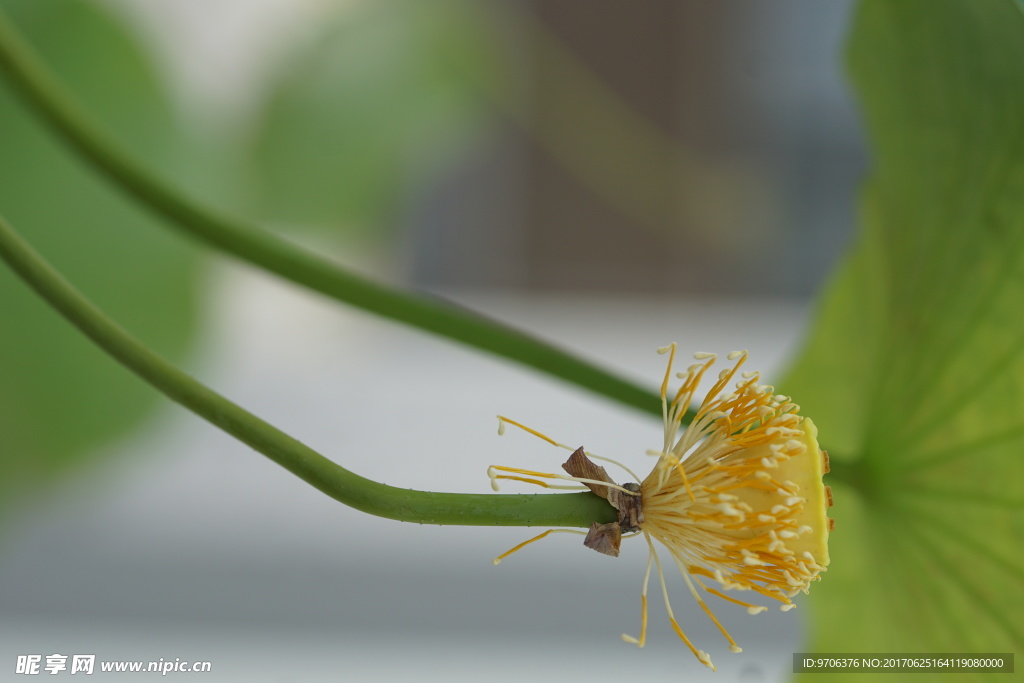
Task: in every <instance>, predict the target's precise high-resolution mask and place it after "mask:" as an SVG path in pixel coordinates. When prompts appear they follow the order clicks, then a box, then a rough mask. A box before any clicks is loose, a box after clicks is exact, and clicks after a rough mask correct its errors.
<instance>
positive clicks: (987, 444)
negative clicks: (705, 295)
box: [783, 0, 1024, 680]
mask: <svg viewBox="0 0 1024 683" xmlns="http://www.w3.org/2000/svg"><path fill="white" fill-rule="evenodd" d="M848 59H849V72H850V75H851V78H852V80H853V84H854V87H855V89H856V91H857V94H858V95H859V99H860V103H861V108H862V111H863V116H864V121H865V124H866V126H867V129H868V134H869V136H870V139H871V149H872V156H873V164H874V169H873V171H872V173H871V177H870V178H869V179H868V182H867V185H866V187H865V188H864V192H863V200H862V209H861V211H862V218H861V222H862V230H861V234H860V236H859V238H858V240H857V243H856V244H855V245H854V247H853V249H852V251H851V253H850V255H849V257H848V258H847V259H846V262H845V264H844V265H843V267H842V268H841V269H840V271H839V272H838V273H837V275H836V276H835V279H834V281H833V283H832V284H831V286H830V287H829V289H828V291H827V294H826V295H825V297H824V300H823V302H822V305H821V309H820V311H819V315H818V320H817V323H816V324H815V327H814V331H813V333H812V335H811V337H810V340H809V342H808V345H807V348H806V349H805V350H804V353H803V355H802V356H801V358H800V360H799V361H798V362H797V364H796V366H795V367H794V369H793V371H792V373H791V374H790V376H789V378H788V379H787V380H786V381H785V383H784V385H783V386H784V388H785V390H786V391H787V393H792V395H794V396H797V397H799V401H800V403H801V405H802V406H803V409H804V412H805V413H806V414H808V415H812V416H813V417H814V420H815V422H816V423H817V424H818V425H819V428H820V429H821V434H822V435H823V439H825V445H826V446H827V447H828V448H829V449H830V451H831V453H832V456H833V458H834V460H835V461H836V462H837V468H838V469H839V470H841V471H842V472H843V473H844V474H846V475H847V476H845V477H844V480H845V481H844V482H843V484H844V485H836V487H835V488H836V491H835V493H836V507H835V514H834V516H835V518H836V519H837V531H836V532H835V533H834V534H833V536H832V541H831V548H832V550H831V555H832V566H831V567H830V569H829V571H828V574H827V575H826V576H825V578H824V580H823V581H822V582H821V584H820V586H816V587H815V590H814V591H813V592H814V595H813V599H812V600H811V601H810V602H811V605H812V607H813V620H812V622H811V626H812V631H811V632H812V634H813V636H812V642H811V646H810V649H811V650H815V651H821V652H836V651H844V652H929V653H956V652H1013V651H1014V650H1016V651H1017V652H1020V651H1021V650H1022V645H1024V622H1022V620H1021V618H1020V615H1021V614H1022V612H1024V561H1022V560H1021V558H1022V555H1021V552H1020V548H1021V547H1024V457H1021V454H1022V453H1024V409H1022V406H1024V362H1022V354H1024V14H1022V13H1021V11H1020V8H1019V6H1017V4H1015V3H1014V2H1010V1H1009V0H982V1H981V2H977V1H975V0H942V1H940V2H933V1H931V0H901V2H888V1H887V0H863V1H862V2H861V3H860V5H859V8H858V11H857V13H856V16H855V19H854V24H853V27H852V31H851V34H850V40H849V52H848ZM857 675H858V674H849V676H857ZM970 677H971V676H967V675H964V678H970ZM840 678H842V676H840ZM892 678H893V679H894V680H895V679H896V678H897V676H892ZM874 680H877V679H874Z"/></svg>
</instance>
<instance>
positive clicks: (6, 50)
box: [0, 12, 661, 416]
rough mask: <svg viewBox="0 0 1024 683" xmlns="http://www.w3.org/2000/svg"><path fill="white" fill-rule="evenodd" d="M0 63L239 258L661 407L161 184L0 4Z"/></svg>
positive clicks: (501, 329)
mask: <svg viewBox="0 0 1024 683" xmlns="http://www.w3.org/2000/svg"><path fill="white" fill-rule="evenodd" d="M0 71H3V72H4V73H6V75H7V78H8V80H9V81H10V82H11V84H12V85H13V86H15V89H16V90H17V91H18V92H19V93H20V94H21V96H22V97H23V99H24V100H25V102H26V103H28V104H29V105H30V106H31V107H32V108H33V109H34V111H35V112H36V114H37V115H38V116H39V117H40V118H41V119H42V120H43V121H45V122H46V123H47V124H48V125H49V126H50V128H51V129H52V130H53V131H54V132H55V133H56V134H57V136H58V137H59V138H60V139H62V140H63V141H64V142H65V143H66V144H68V145H69V146H70V147H71V148H72V149H74V150H75V151H76V152H77V153H78V154H79V155H81V156H82V157H83V158H84V159H85V160H86V161H88V162H89V163H91V164H92V165H93V166H94V167H95V168H96V169H98V170H99V171H101V172H102V173H104V174H105V175H106V176H107V177H108V178H109V179H110V180H111V181H113V183H114V184H115V185H116V186H118V187H120V188H121V189H122V190H123V191H124V192H126V193H127V194H129V195H130V196H132V197H134V198H135V199H136V200H137V201H139V202H141V203H142V204H143V205H145V206H148V207H149V208H150V209H151V210H153V211H154V212H156V213H157V214H159V215H162V216H164V217H165V218H167V219H169V220H170V222H171V225H173V226H176V227H177V228H179V229H181V230H183V231H184V232H186V233H188V234H189V235H191V236H192V237H194V238H197V239H199V240H201V241H203V242H205V243H206V244H208V245H210V246H213V247H215V248H217V249H220V250H221V251H223V252H226V253H228V254H231V255H232V256H235V257H236V258H238V259H241V260H242V261H246V262H248V263H251V264H253V265H256V266H259V267H261V268H264V269H266V270H268V271H270V272H272V273H275V274H277V275H279V276H281V277H283V278H285V279H287V280H291V281H292V282H295V283H297V284H300V285H303V286H305V287H308V288H310V289H312V290H314V291H317V292H320V293H321V294H325V295H327V296H329V297H333V298H335V299H337V300H339V301H343V302H345V303H348V304H351V305H352V306H356V307H358V308H362V309H363V310H366V311H370V312H372V313H375V314H377V315H380V316H382V317H385V318H390V319H392V320H395V321H398V322H401V323H405V324H407V325H411V326H413V327H418V328H420V329H422V330H425V331H427V332H432V333H434V334H437V335H440V336H442V337H447V338H448V339H452V340H455V341H458V342H461V343H463V344H465V345H467V346H471V347H474V348H477V349H480V350H482V351H487V352H489V353H492V354H495V355H497V356H501V357H504V358H507V359H509V360H513V361H516V362H518V363H521V364H523V365H526V366H528V367H531V368H533V369H535V370H539V371H541V372H545V373H548V374H549V375H553V376H555V377H558V378H560V379H563V380H565V381H567V382H570V383H573V384H576V385H578V386H580V387H583V388H585V389H589V390H591V391H593V392H595V393H598V394H601V395H603V396H606V397H608V398H611V399H614V400H615V401H618V402H620V403H624V404H626V405H628V406H631V407H633V408H639V409H640V410H643V411H646V412H648V413H650V414H652V415H657V416H660V415H661V403H660V399H659V398H658V396H657V394H656V393H654V392H652V391H650V390H648V389H645V388H643V387H641V386H639V385H638V384H635V383H634V382H631V381H629V380H626V379H623V378H621V377H619V376H617V375H614V374H612V373H611V372H609V371H607V370H604V369H602V368H600V367H598V366H596V365H594V364H592V363H589V362H587V361H584V360H582V359H580V358H577V357H576V356H574V355H572V354H570V353H568V352H566V351H564V350H562V349H559V348H556V347H554V346H552V345H551V344H548V343H545V342H542V341H540V340H538V339H536V338H534V337H531V336H529V335H527V334H525V333H523V332H521V331H518V330H515V329H513V328H511V327H508V326H506V325H503V324H501V323H498V322H495V321H493V320H490V319H488V318H485V317H484V316H481V315H479V314H475V313H472V312H469V311H466V310H464V309H461V308H458V307H455V306H452V305H450V304H447V303H445V302H443V301H440V300H438V299H435V298H432V297H429V296H425V295H415V294H412V293H408V292H402V291H399V290H397V289H392V288H389V287H386V286H384V285H381V284H378V283H374V282H371V281H369V280H366V279H363V278H360V277H358V276H356V275H354V274H352V273H349V272H348V271H346V270H344V269H343V268H342V267H341V266H339V265H338V264H336V263H334V262H333V261H331V260H329V259H327V258H325V257H324V256H321V255H319V254H317V253H315V252H312V251H309V250H306V249H304V248H302V247H299V246H298V245H295V244H293V243H291V242H289V241H287V240H285V239H283V238H281V237H279V236H277V235H275V234H273V233H271V232H269V231H266V230H263V229H261V228H259V227H257V226H255V225H247V224H245V223H243V222H240V221H238V220H235V219H232V218H228V217H225V216H221V215H219V214H218V213H217V212H215V211H213V210H211V209H209V208H207V207H203V206H200V205H199V204H198V203H197V202H195V201H193V200H191V199H189V198H187V197H185V196H184V195H182V194H180V193H179V192H177V191H175V190H173V189H171V188H169V187H168V186H166V185H165V184H164V183H163V182H161V181H160V180H158V179H157V178H156V177H155V176H153V175H151V174H150V173H149V172H148V171H146V170H145V169H144V168H143V167H142V166H140V165H139V164H137V163H136V162H135V161H133V160H132V159H131V158H130V157H129V155H127V154H126V153H124V152H123V151H122V150H121V149H120V148H119V146H118V145H117V143H116V142H114V141H113V140H112V139H111V138H110V137H108V136H107V135H106V134H105V133H104V132H103V131H102V130H101V129H100V128H99V127H97V126H95V125H93V124H92V123H91V122H90V120H89V118H88V117H87V116H86V115H85V113H84V112H83V111H82V109H81V108H80V107H79V106H78V105H77V103H76V102H75V101H74V100H73V99H72V98H71V97H70V96H69V95H68V94H67V93H66V92H65V90H64V88H63V87H62V86H61V84H60V83H59V81H58V80H57V79H56V78H55V77H54V76H53V75H52V74H51V72H50V71H49V70H48V69H47V68H46V66H45V65H44V64H43V63H42V62H41V61H40V60H39V58H38V57H36V56H35V54H34V53H33V51H32V49H31V48H30V46H29V45H27V44H26V42H25V41H24V40H23V39H22V38H21V37H20V36H19V35H18V33H17V31H16V29H15V28H14V27H13V26H12V25H11V23H10V21H9V20H8V19H7V18H6V17H5V16H4V15H3V13H2V12H0Z"/></svg>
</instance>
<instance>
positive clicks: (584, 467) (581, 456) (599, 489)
mask: <svg viewBox="0 0 1024 683" xmlns="http://www.w3.org/2000/svg"><path fill="white" fill-rule="evenodd" d="M562 469H563V470H565V471H566V472H568V473H569V474H570V476H573V477H579V478H580V479H596V480H597V481H606V482H608V483H609V484H614V483H615V481H614V480H613V479H612V478H611V477H609V476H608V473H607V472H605V469H604V468H603V467H601V466H600V465H597V464H595V463H594V461H593V460H591V459H590V458H588V457H587V456H586V454H585V453H584V452H583V446H580V447H579V448H577V449H576V450H575V451H573V453H572V455H570V456H569V459H568V460H566V461H565V462H564V463H563V464H562ZM585 486H586V487H587V488H589V489H590V490H591V491H593V492H594V493H595V494H597V495H599V496H601V497H602V498H604V499H605V500H607V501H608V502H609V503H611V504H612V507H614V508H616V509H618V507H619V506H618V493H619V492H618V491H617V490H615V489H610V488H608V487H607V486H601V485H600V484H585Z"/></svg>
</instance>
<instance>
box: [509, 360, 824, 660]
mask: <svg viewBox="0 0 1024 683" xmlns="http://www.w3.org/2000/svg"><path fill="white" fill-rule="evenodd" d="M658 351H659V353H669V362H668V368H667V370H666V372H665V378H664V381H663V382H662V385H661V399H662V413H663V417H664V443H663V446H662V449H661V450H660V451H648V453H649V454H651V455H655V456H657V457H658V462H657V464H656V465H655V467H654V469H653V470H652V472H651V473H650V474H649V475H648V476H647V478H646V479H644V480H643V482H642V483H641V484H640V487H639V488H640V502H639V505H637V506H636V507H637V508H638V509H640V510H642V524H641V525H640V526H639V528H640V531H641V533H642V535H643V536H644V538H645V540H646V541H647V546H648V549H649V557H648V561H647V571H646V573H645V575H644V582H643V590H642V593H641V627H640V635H639V637H636V638H634V637H632V636H627V635H623V639H624V640H626V641H627V642H630V643H634V644H636V645H638V646H639V647H643V646H644V642H645V640H646V634H647V587H648V584H649V581H650V576H651V570H652V568H656V569H657V572H658V578H659V581H660V583H661V588H662V594H663V597H664V600H665V607H666V610H667V612H668V617H669V621H670V623H671V624H672V627H673V630H674V631H675V632H676V634H677V635H678V636H679V638H680V639H681V640H682V641H683V642H684V643H685V644H686V645H687V647H689V649H690V650H691V651H692V652H693V654H694V655H695V656H696V657H697V658H698V659H699V660H700V661H701V662H703V663H704V664H705V665H707V666H708V667H710V668H712V669H714V668H715V667H714V665H713V663H712V662H711V658H710V656H709V655H708V654H707V653H706V652H704V651H703V650H699V649H697V648H696V647H695V646H694V645H693V643H692V642H691V641H690V639H689V638H688V637H687V636H686V634H685V632H684V631H683V629H682V628H681V627H680V625H679V623H678V621H677V620H676V618H675V615H674V613H673V611H672V606H671V604H670V602H669V599H668V589H667V586H666V583H665V575H664V571H663V568H662V564H661V560H660V559H659V557H658V553H657V550H656V549H655V544H654V541H655V540H656V541H658V542H660V543H661V544H662V545H663V546H665V548H666V549H667V550H668V551H669V554H670V555H671V557H672V560H673V561H674V562H675V564H676V566H677V567H678V569H679V571H680V573H681V574H682V576H683V579H684V580H685V582H686V584H687V586H688V587H689V589H690V592H691V594H692V595H693V597H694V599H695V600H696V601H697V603H698V604H699V605H700V607H701V608H702V609H703V610H704V612H705V613H706V614H707V615H708V617H709V618H710V619H711V620H712V621H713V622H714V623H715V625H716V626H717V627H718V629H719V630H720V631H721V633H722V635H723V636H724V637H725V639H726V640H727V641H728V643H729V648H730V650H732V651H733V652H740V651H741V649H740V647H739V645H737V643H736V641H735V640H734V639H733V638H732V636H731V635H729V633H728V631H726V629H725V628H724V627H723V626H722V625H721V623H720V622H719V621H718V619H717V618H716V617H715V615H714V613H712V611H711V609H710V608H709V607H708V606H707V604H706V603H705V602H704V600H703V598H702V597H701V594H700V593H699V592H698V590H697V589H698V587H699V588H700V589H702V590H703V591H705V592H707V593H709V594H711V595H714V596H716V597H718V598H721V599H723V600H726V601H728V602H731V603H735V604H738V605H741V606H743V607H745V608H746V609H747V612H748V613H750V614H757V613H759V612H763V611H765V610H766V609H767V608H766V607H764V606H762V605H757V604H754V603H751V602H747V601H743V600H739V599H736V598H734V597H731V596H729V595H726V594H724V593H723V592H721V591H719V590H717V589H715V588H711V587H709V586H708V585H706V584H705V582H704V580H703V579H710V580H713V581H715V582H717V583H718V584H719V585H720V586H721V588H723V589H725V590H738V591H752V592H754V593H756V594H758V595H760V596H763V597H766V598H770V599H773V600H776V601H778V602H779V603H780V608H781V609H782V610H784V611H786V610H789V609H792V608H793V607H794V606H795V605H794V604H793V601H792V597H793V596H794V595H796V594H797V593H799V592H801V591H802V592H807V589H808V587H809V586H810V583H811V582H812V581H814V580H817V579H818V578H819V574H820V573H821V572H822V571H825V567H826V566H827V565H828V561H829V560H828V547H827V542H828V532H829V531H830V530H831V528H832V520H830V519H828V517H827V515H826V511H827V507H828V506H830V505H831V504H832V496H831V491H830V490H829V489H828V487H826V486H823V484H822V482H821V475H822V474H823V473H824V472H827V471H828V459H827V455H826V454H825V453H824V451H820V450H819V448H818V444H817V430H816V428H815V427H814V425H813V423H811V421H810V420H808V419H806V418H804V417H801V416H800V415H799V414H798V412H799V406H797V405H796V404H794V403H793V402H792V401H791V400H790V399H789V397H787V396H781V395H776V394H775V393H774V390H773V388H772V387H770V386H767V385H761V384H758V381H759V379H760V374H759V373H757V372H743V373H741V372H740V369H741V367H742V366H743V364H744V363H745V361H746V359H747V352H746V351H735V352H733V353H731V354H729V360H731V361H735V363H734V364H733V367H732V368H729V369H726V370H723V371H722V372H721V373H720V374H719V375H718V377H717V379H716V380H715V382H714V384H713V386H712V388H711V389H710V391H708V392H707V394H706V395H705V398H704V400H703V401H702V402H701V403H700V405H699V407H697V409H696V414H695V415H694V416H693V418H692V420H691V421H690V423H689V424H688V426H686V427H685V429H684V428H683V424H682V422H683V419H684V418H685V417H686V416H687V409H688V408H689V406H691V405H692V403H693V399H694V396H695V394H696V392H697V390H698V388H699V386H700V384H701V381H702V380H703V379H704V377H705V375H706V374H707V372H708V370H709V369H710V368H711V366H712V365H713V364H714V362H715V360H716V357H715V356H714V355H713V354H707V353H698V354H695V355H694V358H695V359H696V360H697V361H698V362H697V363H695V364H693V365H691V366H690V367H689V368H688V369H687V370H686V372H683V373H679V374H677V375H676V377H678V378H679V379H681V380H682V384H681V386H680V387H679V389H678V390H676V392H675V393H674V395H673V396H672V398H671V400H670V399H669V384H670V381H671V379H672V366H673V362H674V359H675V352H676V345H675V344H672V345H670V346H667V347H665V348H663V349H659V350H658ZM737 375H739V379H738V380H737ZM734 380H736V381H735V384H734V387H735V388H734V389H733V390H729V391H727V390H726V388H727V387H728V386H729V385H730V384H731V383H733V382H734ZM499 421H500V425H501V426H500V429H499V432H501V431H503V429H504V425H505V423H509V424H513V425H515V426H517V427H520V428H522V429H524V430H526V431H528V432H530V433H532V434H534V435H536V436H538V437H540V438H542V439H544V440H546V441H548V442H549V443H551V444H554V445H556V446H560V447H562V448H567V449H569V450H573V449H572V448H571V447H569V446H566V445H564V444H561V443H558V442H556V441H554V440H553V439H551V438H549V437H547V436H545V435H544V434H541V433H540V432H537V431H535V430H532V429H530V428H528V427H525V426H523V425H520V424H519V423H516V422H513V421H511V420H508V419H507V418H499ZM580 452H581V453H582V449H580ZM586 455H588V456H590V457H594V458H597V459H600V460H605V461H608V462H612V463H615V461H613V460H610V459H608V458H599V457H598V456H594V455H592V454H590V453H587V454H586ZM615 464H617V465H618V463H615ZM620 467H624V466H622V465H620ZM624 469H625V468H624ZM626 471H627V472H629V470H628V469H627V470H626ZM630 474H631V475H632V476H633V477H634V478H636V475H633V474H632V472H630ZM489 475H490V477H491V482H492V486H494V488H495V490H497V481H498V480H499V479H511V480H517V481H522V482H527V483H532V484H537V485H540V486H544V487H547V488H583V487H580V486H556V485H552V484H549V483H548V482H546V481H543V479H555V480H569V481H572V482H574V483H575V484H577V485H578V484H583V485H584V486H587V487H589V488H591V490H595V492H598V491H597V490H596V489H595V485H598V486H608V487H610V488H614V489H618V490H620V491H622V492H624V493H625V494H627V495H636V494H635V488H636V487H635V486H634V485H630V488H629V489H627V488H624V487H620V486H618V485H616V484H614V483H613V482H611V481H610V479H608V478H604V479H584V478H579V477H573V476H569V475H564V474H555V473H545V472H535V471H531V470H521V469H515V468H509V467H492V468H490V470H489ZM602 476H603V470H602ZM553 531H562V530H550V531H546V532H544V533H542V534H540V535H539V536H537V537H536V538H533V539H530V540H529V541H526V542H525V543H522V544H520V545H518V546H516V547H515V548H513V549H512V550H510V551H508V552H507V553H505V554H503V555H501V556H500V557H499V558H497V559H496V560H495V564H497V563H498V562H499V561H500V560H501V559H502V558H504V557H506V556H508V555H510V554H512V553H513V552H515V551H517V550H519V549H520V548H522V547H523V546H526V545H528V544H530V543H533V542H534V541H537V540H540V539H541V538H544V537H545V536H547V535H548V534H550V533H552V532H553ZM565 531H570V530H565ZM573 533H581V532H578V531H573ZM634 535H638V534H634ZM588 545H589V544H588ZM591 547H593V546H591ZM615 554H617V547H616V553H615Z"/></svg>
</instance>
